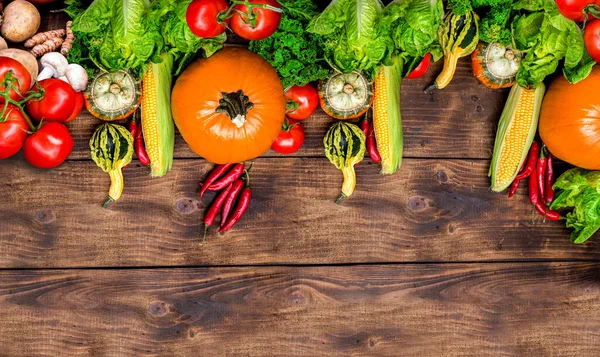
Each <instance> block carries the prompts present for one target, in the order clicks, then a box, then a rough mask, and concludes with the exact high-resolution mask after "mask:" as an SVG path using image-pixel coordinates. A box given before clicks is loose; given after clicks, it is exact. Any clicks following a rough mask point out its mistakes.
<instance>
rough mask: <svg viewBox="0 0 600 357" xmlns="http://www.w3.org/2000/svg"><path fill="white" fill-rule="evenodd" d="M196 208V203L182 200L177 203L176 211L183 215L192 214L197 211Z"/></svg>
mask: <svg viewBox="0 0 600 357" xmlns="http://www.w3.org/2000/svg"><path fill="white" fill-rule="evenodd" d="M196 207H197V206H196V205H195V204H194V201H193V200H191V199H189V198H182V199H180V200H178V201H177V202H175V209H176V210H177V212H180V213H183V214H190V213H192V212H193V211H194V210H195V209H196Z"/></svg>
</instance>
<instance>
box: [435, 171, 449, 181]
mask: <svg viewBox="0 0 600 357" xmlns="http://www.w3.org/2000/svg"><path fill="white" fill-rule="evenodd" d="M435 175H436V176H437V179H438V181H439V182H441V183H446V182H448V175H446V173H445V172H444V170H440V171H438V172H437V174H435Z"/></svg>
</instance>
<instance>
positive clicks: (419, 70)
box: [406, 53, 431, 79]
mask: <svg viewBox="0 0 600 357" xmlns="http://www.w3.org/2000/svg"><path fill="white" fill-rule="evenodd" d="M430 65H431V53H427V54H425V57H423V59H422V60H421V63H419V65H418V66H416V67H415V68H414V69H413V70H412V71H411V72H410V73H409V74H408V76H406V78H408V79H416V78H421V77H423V75H424V74H425V73H427V70H428V69H429V66H430Z"/></svg>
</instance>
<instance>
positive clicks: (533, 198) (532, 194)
mask: <svg viewBox="0 0 600 357" xmlns="http://www.w3.org/2000/svg"><path fill="white" fill-rule="evenodd" d="M528 186H529V202H531V204H532V205H536V204H537V203H538V194H539V192H538V185H537V178H536V177H534V176H533V175H532V176H529V182H528Z"/></svg>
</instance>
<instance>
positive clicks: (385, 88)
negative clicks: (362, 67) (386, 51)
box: [373, 57, 403, 174]
mask: <svg viewBox="0 0 600 357" xmlns="http://www.w3.org/2000/svg"><path fill="white" fill-rule="evenodd" d="M393 61H394V64H393V65H392V66H384V67H383V68H382V69H381V70H380V72H379V74H378V75H377V77H376V78H375V101H374V102H373V108H374V110H373V129H374V131H375V138H376V139H377V149H378V150H379V154H380V155H381V173H382V174H393V173H394V172H396V170H397V169H398V168H399V167H400V165H401V164H402V145H403V140H402V117H401V115H400V82H401V81H402V74H401V73H402V66H403V60H402V59H401V58H399V57H395V58H394V59H393Z"/></svg>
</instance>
